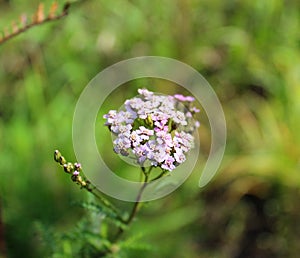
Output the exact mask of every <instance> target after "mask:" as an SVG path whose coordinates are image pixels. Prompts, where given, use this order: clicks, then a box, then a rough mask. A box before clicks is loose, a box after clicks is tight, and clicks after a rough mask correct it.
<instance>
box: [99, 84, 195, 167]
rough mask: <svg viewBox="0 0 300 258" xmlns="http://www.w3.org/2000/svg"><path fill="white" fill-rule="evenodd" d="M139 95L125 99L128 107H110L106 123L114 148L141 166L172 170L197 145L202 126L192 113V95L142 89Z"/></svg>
mask: <svg viewBox="0 0 300 258" xmlns="http://www.w3.org/2000/svg"><path fill="white" fill-rule="evenodd" d="M138 93H139V94H140V95H139V96H137V97H134V98H132V99H129V100H126V101H125V104H124V106H125V110H121V111H116V110H110V111H109V112H108V113H107V114H105V115H104V116H103V118H105V119H106V123H105V125H106V126H108V128H109V130H110V131H111V132H112V133H113V134H114V135H115V136H116V138H115V140H114V141H113V145H114V151H115V152H116V153H117V154H121V155H122V156H128V155H132V156H133V157H134V159H135V160H136V162H137V163H138V164H139V165H140V166H147V165H150V166H155V167H160V168H162V169H163V170H167V171H172V170H174V169H175V168H176V167H177V166H179V165H180V164H182V163H183V162H184V161H185V160H186V154H187V153H188V152H189V151H190V150H191V149H192V148H193V147H194V136H193V132H194V131H195V130H196V129H197V127H199V126H200V123H199V122H198V121H196V120H194V118H193V116H194V114H195V113H197V112H199V109H197V108H195V107H193V106H192V102H193V101H194V100H195V99H194V98H193V97H191V96H183V95H180V94H176V95H174V96H165V95H156V94H155V93H154V92H151V91H149V90H147V89H139V90H138Z"/></svg>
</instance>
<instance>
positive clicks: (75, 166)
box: [54, 150, 91, 190]
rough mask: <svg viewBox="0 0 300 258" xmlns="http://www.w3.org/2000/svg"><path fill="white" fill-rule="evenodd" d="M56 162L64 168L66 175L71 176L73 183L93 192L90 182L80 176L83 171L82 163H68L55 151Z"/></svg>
mask: <svg viewBox="0 0 300 258" xmlns="http://www.w3.org/2000/svg"><path fill="white" fill-rule="evenodd" d="M54 160H55V161H56V162H58V163H59V164H60V165H61V166H62V167H63V168H64V171H65V172H66V173H68V174H71V179H72V181H74V182H76V183H77V184H78V185H80V186H81V187H83V188H87V189H88V190H91V189H90V182H89V181H87V180H85V179H84V177H82V176H81V175H80V172H81V171H82V168H81V164H80V163H71V162H67V161H66V159H65V158H64V157H63V156H62V155H61V153H60V152H59V151H58V150H55V151H54Z"/></svg>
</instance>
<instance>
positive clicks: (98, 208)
mask: <svg viewBox="0 0 300 258" xmlns="http://www.w3.org/2000/svg"><path fill="white" fill-rule="evenodd" d="M77 205H79V206H81V207H82V208H85V209H87V210H90V211H92V212H96V213H98V214H103V215H104V217H105V218H107V219H109V220H110V221H111V222H113V223H114V224H115V225H116V226H117V227H120V228H122V229H126V228H127V225H126V224H125V223H124V222H123V221H121V220H120V219H119V216H118V214H117V213H116V212H114V211H113V210H111V209H109V208H107V207H106V206H103V205H101V204H95V203H92V202H83V203H77Z"/></svg>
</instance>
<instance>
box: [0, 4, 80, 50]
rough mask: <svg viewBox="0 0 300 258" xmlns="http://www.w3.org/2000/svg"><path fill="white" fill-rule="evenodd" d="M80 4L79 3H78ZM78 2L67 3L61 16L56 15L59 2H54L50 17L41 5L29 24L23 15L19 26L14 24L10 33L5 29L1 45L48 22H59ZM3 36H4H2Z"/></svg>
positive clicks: (0, 36)
mask: <svg viewBox="0 0 300 258" xmlns="http://www.w3.org/2000/svg"><path fill="white" fill-rule="evenodd" d="M77 2H78V1H77ZM75 3H76V2H69V1H68V2H65V4H64V5H63V8H62V11H61V12H60V13H59V14H55V13H56V10H57V7H58V4H57V2H53V4H52V5H51V7H50V10H49V13H48V15H45V13H44V5H43V4H42V3H41V4H39V6H38V9H37V11H36V13H35V14H34V15H33V16H32V19H31V21H30V22H29V23H28V19H27V15H25V14H23V15H21V16H20V22H19V26H18V25H17V23H16V22H12V25H11V27H12V29H11V31H9V30H8V29H7V28H5V29H4V32H2V33H0V45H1V44H3V43H4V42H6V41H8V40H10V39H11V38H14V37H16V36H18V35H20V34H21V33H23V32H25V31H27V30H29V29H31V28H32V27H35V26H38V25H42V24H45V23H47V22H51V21H55V20H59V19H61V18H63V17H65V16H66V15H68V14H69V10H70V7H71V5H73V4H75ZM1 34H2V35H1Z"/></svg>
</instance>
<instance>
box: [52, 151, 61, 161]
mask: <svg viewBox="0 0 300 258" xmlns="http://www.w3.org/2000/svg"><path fill="white" fill-rule="evenodd" d="M60 158H61V153H60V152H59V151H58V150H55V151H54V160H55V161H56V162H60Z"/></svg>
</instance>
